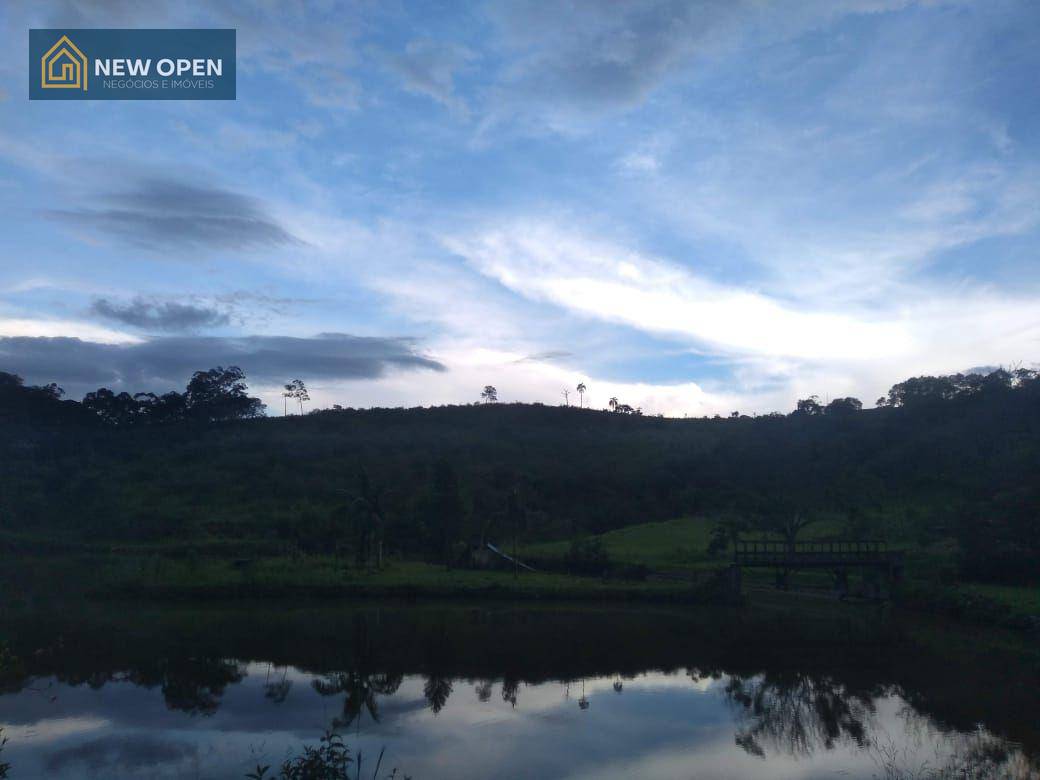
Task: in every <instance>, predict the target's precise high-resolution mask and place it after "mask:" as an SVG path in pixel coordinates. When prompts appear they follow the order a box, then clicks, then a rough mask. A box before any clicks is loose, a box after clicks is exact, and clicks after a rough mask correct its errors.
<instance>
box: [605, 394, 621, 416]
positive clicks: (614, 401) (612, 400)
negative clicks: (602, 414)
mask: <svg viewBox="0 0 1040 780" xmlns="http://www.w3.org/2000/svg"><path fill="white" fill-rule="evenodd" d="M607 406H609V407H610V411H612V412H616V411H617V408H618V400H617V396H616V395H612V396H610V400H609V401H607Z"/></svg>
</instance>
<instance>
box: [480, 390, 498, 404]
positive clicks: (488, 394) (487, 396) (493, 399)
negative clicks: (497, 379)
mask: <svg viewBox="0 0 1040 780" xmlns="http://www.w3.org/2000/svg"><path fill="white" fill-rule="evenodd" d="M480 397H481V398H483V399H484V403H486V404H493V403H497V402H498V390H496V389H495V386H494V385H484V391H483V392H482V393H481V394H480Z"/></svg>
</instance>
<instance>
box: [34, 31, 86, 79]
mask: <svg viewBox="0 0 1040 780" xmlns="http://www.w3.org/2000/svg"><path fill="white" fill-rule="evenodd" d="M87 70H88V65H87V57H86V55H85V54H83V52H81V51H80V50H79V49H78V48H77V47H76V44H74V43H73V42H72V41H70V40H69V36H67V35H63V36H61V38H59V39H58V42H57V43H55V44H54V45H53V46H51V47H50V48H49V49H48V50H47V52H46V53H45V54H44V55H43V57H41V58H40V86H41V87H42V88H43V89H82V90H83V91H84V92H86V91H87Z"/></svg>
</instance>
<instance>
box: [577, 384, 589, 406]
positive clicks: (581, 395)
mask: <svg viewBox="0 0 1040 780" xmlns="http://www.w3.org/2000/svg"><path fill="white" fill-rule="evenodd" d="M587 389H588V388H586V387H585V383H584V382H578V387H577V390H578V408H579V409H581V408H584V406H585V392H586V390H587Z"/></svg>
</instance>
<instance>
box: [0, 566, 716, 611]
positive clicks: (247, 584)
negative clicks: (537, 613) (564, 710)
mask: <svg viewBox="0 0 1040 780" xmlns="http://www.w3.org/2000/svg"><path fill="white" fill-rule="evenodd" d="M17 569H18V570H19V571H20V574H21V576H18V574H19V572H15V571H10V570H9V571H8V572H7V576H6V577H5V579H6V580H8V586H9V590H8V592H9V593H10V594H11V596H12V597H13V598H14V599H16V600H17V599H19V595H18V594H21V599H22V600H25V599H30V598H33V597H34V596H38V595H39V594H40V593H41V592H46V591H47V590H48V589H53V588H54V587H56V583H65V584H66V586H67V584H68V583H70V582H75V583H76V587H78V588H82V590H83V593H84V595H86V596H92V597H111V596H120V597H122V596H132V597H141V598H154V599H183V600H205V599H217V598H261V597H263V598H271V597H300V598H367V597H389V598H419V597H422V598H473V599H482V598H489V599H521V600H526V599H532V600H595V601H632V600H635V601H659V602H691V603H698V602H702V603H703V602H714V601H718V600H719V596H718V594H717V593H715V592H713V591H712V581H711V580H710V579H709V578H706V577H703V578H699V580H698V581H697V582H695V583H693V582H682V581H666V582H655V581H648V582H637V581H624V580H604V579H599V578H594V577H577V576H571V575H567V574H556V573H542V572H522V573H521V574H520V576H519V577H514V575H513V574H512V573H511V572H505V571H478V570H462V569H447V568H445V567H444V566H439V565H433V564H428V563H423V562H417V561H391V562H389V563H388V564H386V565H385V566H384V568H382V569H380V570H375V569H365V570H359V569H357V568H353V567H350V566H347V565H345V564H344V561H343V559H341V558H335V557H331V556H306V557H304V556H299V557H288V556H279V557H263V558H255V559H251V560H250V561H248V562H238V563H236V562H235V561H232V560H228V559H221V558H202V559H184V558H169V557H162V556H150V557H146V558H137V557H125V556H124V557H117V556H78V557H75V558H72V557H67V556H65V557H61V558H55V557H53V556H48V557H46V558H42V557H40V558H36V557H34V558H23V559H21V560H20V561H19V563H18V566H17ZM33 572H36V573H35V574H34V573H33ZM42 572H47V574H46V575H43V574H41V573H42ZM57 587H65V586H57Z"/></svg>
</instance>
